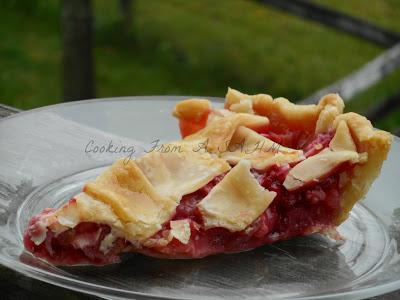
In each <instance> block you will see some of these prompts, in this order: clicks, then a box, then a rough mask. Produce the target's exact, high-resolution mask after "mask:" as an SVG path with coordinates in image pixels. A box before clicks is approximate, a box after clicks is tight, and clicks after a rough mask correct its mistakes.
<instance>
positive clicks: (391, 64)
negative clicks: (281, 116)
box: [300, 43, 400, 104]
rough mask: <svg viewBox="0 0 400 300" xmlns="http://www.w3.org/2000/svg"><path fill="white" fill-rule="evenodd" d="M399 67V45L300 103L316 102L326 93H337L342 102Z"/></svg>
mask: <svg viewBox="0 0 400 300" xmlns="http://www.w3.org/2000/svg"><path fill="white" fill-rule="evenodd" d="M399 67H400V43H399V44H397V45H395V46H393V47H392V48H390V49H389V50H386V51H385V52H383V53H382V54H380V55H378V56H377V57H376V58H375V59H373V60H371V61H370V62H368V63H366V64H365V65H364V66H362V67H361V68H360V69H358V70H356V71H354V72H353V73H351V74H350V75H348V76H346V77H344V78H343V79H341V80H339V81H337V82H335V83H333V84H331V85H329V86H327V87H324V88H322V89H320V90H318V91H317V92H315V93H313V94H312V95H311V96H309V97H307V98H306V99H304V100H302V101H300V103H302V104H310V103H315V102H317V101H318V100H319V99H320V98H321V97H322V96H324V95H326V94H328V93H339V94H340V96H341V97H342V98H343V100H344V101H348V100H350V99H351V98H352V97H353V96H355V95H356V94H358V93H360V92H362V91H364V90H366V89H368V88H369V87H371V86H372V85H373V84H375V83H377V82H378V81H379V80H381V79H382V78H384V77H385V76H387V75H388V74H390V73H391V72H393V71H394V70H396V69H397V68H399Z"/></svg>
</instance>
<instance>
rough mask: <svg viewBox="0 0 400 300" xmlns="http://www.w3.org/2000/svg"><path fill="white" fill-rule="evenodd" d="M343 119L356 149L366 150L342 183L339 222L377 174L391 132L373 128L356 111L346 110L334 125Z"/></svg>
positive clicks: (365, 191) (361, 151)
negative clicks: (365, 157) (348, 176)
mask: <svg viewBox="0 0 400 300" xmlns="http://www.w3.org/2000/svg"><path fill="white" fill-rule="evenodd" d="M342 121H345V122H346V124H347V126H348V128H349V130H350V133H351V135H352V138H353V140H354V142H355V144H356V147H357V151H358V153H367V154H368V157H367V160H366V162H365V163H363V164H358V165H356V166H355V168H354V170H353V174H352V176H351V178H350V181H349V182H348V183H347V184H346V185H345V187H344V194H343V200H342V208H343V213H342V215H341V216H340V217H339V218H338V222H337V223H338V224H340V223H342V222H343V221H344V220H346V219H347V217H348V215H349V212H350V210H351V209H352V207H353V206H354V204H355V203H356V202H357V201H358V200H360V199H362V198H363V197H364V196H365V194H366V193H367V192H368V189H369V187H370V186H371V184H372V182H373V181H374V180H375V179H376V177H378V175H379V173H380V170H381V168H382V164H383V162H384V161H385V160H386V157H387V155H388V153H389V150H390V145H391V143H392V135H391V134H390V133H388V132H385V131H382V130H375V129H374V128H373V127H372V124H371V122H370V121H369V120H367V118H365V117H363V116H360V115H359V114H356V113H346V114H342V115H339V116H337V117H336V119H335V121H334V123H333V127H334V128H335V129H336V128H337V127H338V126H339V124H340V123H341V122H342Z"/></svg>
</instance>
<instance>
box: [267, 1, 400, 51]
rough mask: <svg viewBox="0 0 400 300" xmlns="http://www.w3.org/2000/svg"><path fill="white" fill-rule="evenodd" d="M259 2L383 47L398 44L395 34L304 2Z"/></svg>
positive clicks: (397, 36) (398, 39) (343, 14)
mask: <svg viewBox="0 0 400 300" xmlns="http://www.w3.org/2000/svg"><path fill="white" fill-rule="evenodd" d="M260 2H262V3H264V4H267V5H270V6H273V7H276V8H279V9H281V10H284V11H286V12H290V13H292V14H295V15H297V16H300V17H303V18H306V19H310V20H313V21H316V22H319V23H321V24H324V25H327V26H330V27H333V28H335V29H337V30H340V31H344V32H346V33H349V34H353V35H355V36H357V37H360V38H363V39H366V40H369V41H371V42H374V43H377V44H379V45H382V46H385V47H390V46H393V45H394V44H396V43H398V42H400V34H399V33H397V32H393V31H390V30H388V29H385V28H382V27H379V26H377V25H374V24H372V23H370V22H367V21H365V20H361V19H359V18H356V17H352V16H350V15H347V14H345V13H342V12H338V11H335V10H333V9H330V8H327V7H324V6H320V5H317V4H315V3H312V2H309V1H306V0H260Z"/></svg>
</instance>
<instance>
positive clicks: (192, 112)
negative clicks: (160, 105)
mask: <svg viewBox="0 0 400 300" xmlns="http://www.w3.org/2000/svg"><path fill="white" fill-rule="evenodd" d="M210 109H211V103H210V101H208V100H207V99H187V100H183V101H180V102H178V104H177V105H176V106H175V109H174V111H173V112H172V114H173V116H174V117H176V118H178V119H190V120H194V121H198V120H199V119H200V118H201V117H202V116H203V115H204V113H207V112H208V111H209V110H210Z"/></svg>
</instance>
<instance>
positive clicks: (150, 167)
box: [26, 88, 392, 263]
mask: <svg viewBox="0 0 400 300" xmlns="http://www.w3.org/2000/svg"><path fill="white" fill-rule="evenodd" d="M343 109H344V103H343V100H342V99H341V98H340V96H339V95H337V94H329V95H326V96H324V97H323V98H322V99H321V100H320V101H319V103H318V104H316V105H296V104H293V103H291V102H289V101H288V100H287V99H284V98H276V99H273V98H272V97H271V96H269V95H265V94H258V95H246V94H243V93H240V92H239V91H236V90H234V89H230V88H229V89H228V92H227V95H226V101H225V108H224V109H213V108H212V107H211V103H210V102H209V101H208V100H206V99H188V100H184V101H181V102H179V103H177V105H176V107H175V109H174V111H173V115H174V116H175V117H177V118H178V119H179V121H180V127H181V128H180V129H181V132H182V134H183V136H184V138H183V139H182V140H179V141H175V142H171V143H170V144H169V145H170V146H171V147H170V149H175V150H176V151H170V152H158V151H152V152H150V153H147V154H145V155H144V156H143V157H141V158H138V159H136V160H129V161H126V160H119V161H117V162H115V163H114V164H113V165H112V166H111V167H110V168H108V169H107V170H106V171H104V172H103V173H102V174H101V175H100V176H99V177H98V178H97V179H96V180H94V181H93V182H89V183H87V184H86V185H85V186H84V188H83V192H82V193H80V194H78V195H76V196H75V197H74V198H73V199H72V200H71V201H69V202H68V203H66V204H65V205H64V206H62V207H61V208H59V209H57V210H46V211H45V212H43V213H42V214H40V215H38V216H36V217H34V218H33V219H32V221H31V223H30V226H29V227H28V229H27V232H26V239H27V242H26V245H27V248H28V249H29V250H30V251H32V252H34V253H38V251H39V250H37V249H39V248H37V247H41V245H43V244H44V243H46V240H47V239H51V238H54V237H55V238H57V237H58V236H63V235H64V234H65V233H68V232H69V231H71V230H72V231H73V230H74V229H75V228H77V226H79V224H82V223H89V224H93V223H94V224H98V225H96V226H103V225H106V226H107V227H106V228H108V229H104V228H103V227H99V229H96V228H97V227H93V230H97V232H98V236H100V235H102V236H104V238H102V240H101V243H100V241H98V240H96V243H97V244H93V243H92V244H93V245H97V246H96V247H98V248H99V249H100V251H102V252H103V253H104V254H106V253H108V251H113V250H112V249H113V247H114V246H113V245H114V244H116V243H117V241H119V244H118V245H119V248H118V249H119V250H118V251H138V252H142V253H146V254H150V255H153V254H154V253H155V252H154V251H161V252H162V251H164V252H163V253H167V252H165V251H167V250H168V251H169V252H168V253H177V251H178V250H176V251H175V250H174V249H173V247H174V246H173V245H175V244H174V243H176V242H178V243H180V244H179V245H180V246H179V247H182V246H183V245H189V244H190V243H191V241H192V240H193V239H201V238H202V239H203V240H204V239H205V238H204V236H205V235H206V234H207V232H208V231H210V232H215V230H217V231H218V230H222V231H223V232H224V235H226V234H228V233H229V234H236V233H237V234H244V235H245V234H248V233H250V232H253V231H254V230H255V229H254V228H255V227H257V226H256V225H257V224H258V223H260V222H261V221H263V220H264V221H263V222H267V223H268V220H266V218H268V217H271V214H272V212H273V210H274V209H276V208H275V206H274V205H273V204H274V202H275V200H274V199H278V198H279V199H281V198H282V197H284V196H282V195H289V196H290V193H294V194H293V195H297V196H296V197H300V196H299V195H300V194H301V193H303V192H302V191H304V193H306V192H307V191H308V189H309V187H310V186H315V185H318V184H319V183H321V182H322V183H323V182H324V180H325V179H327V178H330V177H332V178H336V179H332V180H331V181H330V182H333V183H331V186H335V184H334V182H336V181H337V182H339V187H338V188H337V189H339V190H340V209H336V211H335V216H334V219H333V220H332V222H331V224H328V225H329V226H328V227H327V226H325V225H326V224H325V225H324V226H322V225H321V226H311V227H309V228H307V229H306V230H304V232H302V233H298V234H309V233H312V232H322V233H324V232H328V231H330V230H332V229H334V227H335V226H336V225H339V224H340V223H342V222H343V221H344V220H346V218H347V217H348V215H349V212H350V210H351V208H352V207H353V206H354V204H355V203H356V202H357V201H358V200H360V199H362V198H363V197H364V196H365V194H366V193H367V191H368V189H369V187H370V185H371V184H372V182H373V181H374V180H375V178H376V177H377V176H378V175H379V173H380V169H381V166H382V163H383V161H384V160H385V159H386V157H387V154H388V151H389V149H390V145H391V141H392V137H391V135H390V134H389V133H387V132H384V131H381V130H375V129H374V128H373V127H372V125H371V123H370V122H369V121H368V120H367V119H366V118H365V117H363V116H360V115H358V114H355V113H345V114H343ZM275 169H277V170H278V171H276V174H277V175H276V176H278V177H282V176H284V178H283V179H282V184H281V185H279V188H277V187H276V185H274V184H271V185H270V186H271V188H272V189H274V186H275V188H276V189H279V191H280V192H279V193H280V194H279V197H278V194H277V192H276V191H275V190H269V189H268V188H266V187H265V186H264V185H263V184H262V182H263V180H264V179H265V178H266V179H265V180H267V179H268V178H269V177H268V176H269V175H268V172H272V171H269V170H275ZM274 172H275V171H274ZM271 174H272V173H271ZM274 174H275V173H274ZM263 176H264V177H263ZM274 176H275V175H274ZM278 177H276V178H278ZM262 178H264V179H262ZM274 178H275V177H274ZM337 178H339V179H337ZM268 180H270V179H268ZM268 180H267V181H268ZM335 180H336V181H335ZM325 185H326V184H325ZM199 191H200V192H199ZM205 191H206V192H205ZM338 192H339V191H336V194H335V193H334V194H335V195H336V196H335V197H338V196H337V195H338ZM199 193H200V194H202V195H203V196H201V199H200V198H199V199H197V198H198V197H199V196H198V195H199ZM296 193H297V194H296ZM190 195H193V196H191V197H192V198H190V197H189V196H190ZM196 195H197V196H196ZM315 195H316V196H315ZM315 195H314V196H313V195H311V196H307V197H309V198H310V197H311V198H310V199H316V198H318V197H322V196H320V195H325V193H324V192H322V194H321V193H320V194H318V193H317V194H315ZM188 197H189V198H188ZM196 197H197V198H196ZM293 197H294V196H293ZM301 197H303V196H301ZM315 197H316V198H315ZM327 197H328V196H327ZM187 199H189V200H190V199H195V200H196V199H197V200H196V201H195V202H193V204H190V205H189V206H187V207H186V208H185V209H191V211H192V215H190V214H189V215H187V216H186V217H179V218H178V219H177V216H178V215H179V214H178V211H180V210H181V207H182V203H183V202H185V201H187ZM276 201H283V200H282V199H281V200H276ZM312 201H314V200H312ZM313 205H314V204H313ZM271 218H272V217H271ZM271 222H272V221H271ZM274 222H275V221H274ZM271 224H272V223H271ZM271 224H270V226H272V225H271ZM267 227H268V226H267ZM82 230H83V229H82ZM193 232H195V234H196V236H193ZM199 232H201V233H202V234H203V236H202V237H201V238H199V236H198V234H200V233H199ZM213 234H214V233H213ZM260 236H261V235H260ZM282 238H290V236H289V235H288V236H287V237H285V236H283V237H282ZM205 240H207V239H205ZM251 241H253V242H252V243H253V244H251V245H261V244H262V243H265V242H271V241H273V239H271V238H270V239H269V240H265V241H263V240H262V239H261V240H260V241H258V240H257V241H256V242H254V239H253V240H251ZM32 243H33V244H32ZM85 243H86V242H84V243H83V244H84V245H86V244H85ZM87 243H89V242H87ZM99 243H100V244H99ZM193 243H194V244H193ZM193 243H192V244H193V245H196V243H195V242H193ZM78 244H79V245H81V246H82V245H83V244H82V241H80V243H78ZM92 244H90V245H92ZM192 244H190V245H192ZM72 245H73V247H75V245H76V243H75V244H74V243H72ZM171 245H172V246H171ZM249 245H250V244H249ZM82 247H83V246H82ZM93 247H95V246H93ZM163 247H164V248H163ZM168 247H169V248H168ZM177 247H178V246H177ZM179 247H178V248H177V249H180V248H179ZM193 247H194V246H193ZM40 249H42V248H40ZM74 249H75V248H74ZM110 249H111V250H110ZM171 249H172V250H171ZM216 249H217V248H215V249H214V250H215V251H214V252H213V253H218V251H220V252H221V251H223V250H216ZM218 249H220V248H218ZM221 249H223V248H221ZM234 249H237V248H234ZM239 250H241V249H239ZM243 250H245V249H243ZM35 251H36V252H35ZM40 251H45V250H43V249H42V250H40ZM115 251H116V250H115ZM174 251H175V252H174ZM190 251H192V252H190V253H192V254H193V253H200V252H196V251H194V250H193V249H191V250H190ZM50 252H51V251H50ZM161 252H159V253H161ZM178 252H179V251H178ZM41 253H42V252H41ZM157 253H158V252H157ZM201 253H202V254H198V257H201V256H204V255H207V253H212V252H207V251H205V252H201ZM154 255H155V256H158V254H154ZM163 255H167V257H168V254H163ZM171 255H172V257H175V256H179V255H175V254H171ZM193 255H194V254H193ZM196 255H197V254H196ZM63 261H65V260H63ZM67 261H68V263H69V262H70V261H69V260H67ZM112 261H113V260H112ZM55 262H56V263H58V262H57V260H56V261H55ZM102 262H105V263H107V262H109V261H108V260H102ZM61 263H62V262H61Z"/></svg>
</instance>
